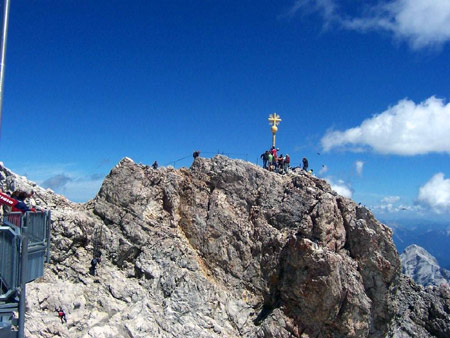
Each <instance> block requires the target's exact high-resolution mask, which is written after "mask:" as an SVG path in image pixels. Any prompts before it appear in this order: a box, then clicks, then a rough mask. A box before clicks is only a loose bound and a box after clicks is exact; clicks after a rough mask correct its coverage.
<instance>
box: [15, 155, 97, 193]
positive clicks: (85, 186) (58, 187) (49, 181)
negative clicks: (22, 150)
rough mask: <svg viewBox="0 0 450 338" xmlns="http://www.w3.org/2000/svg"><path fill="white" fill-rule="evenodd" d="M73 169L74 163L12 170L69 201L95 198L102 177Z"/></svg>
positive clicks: (29, 166)
mask: <svg viewBox="0 0 450 338" xmlns="http://www.w3.org/2000/svg"><path fill="white" fill-rule="evenodd" d="M74 167H76V165H75V164H74V163H55V164H40V165H27V166H24V167H22V168H19V169H17V168H14V169H13V171H15V172H17V173H23V174H25V176H27V178H28V179H29V180H32V181H35V182H36V183H37V184H39V185H40V186H42V187H44V188H50V189H52V190H53V191H54V192H56V193H57V194H61V195H64V196H65V197H67V198H68V199H69V200H71V201H74V202H86V201H88V200H90V199H92V198H94V197H95V195H96V193H97V192H98V191H99V189H100V186H101V184H102V182H103V178H104V175H102V174H98V173H97V174H87V173H86V172H85V171H83V170H79V169H78V170H77V169H74Z"/></svg>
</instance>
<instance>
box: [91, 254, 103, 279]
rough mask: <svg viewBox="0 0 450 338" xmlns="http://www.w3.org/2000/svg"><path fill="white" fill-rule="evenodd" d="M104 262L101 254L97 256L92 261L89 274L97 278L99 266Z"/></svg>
mask: <svg viewBox="0 0 450 338" xmlns="http://www.w3.org/2000/svg"><path fill="white" fill-rule="evenodd" d="M101 262H102V257H101V254H99V255H97V256H96V257H94V258H93V259H92V260H91V267H90V268H89V273H90V274H91V275H92V276H97V264H99V263H101Z"/></svg>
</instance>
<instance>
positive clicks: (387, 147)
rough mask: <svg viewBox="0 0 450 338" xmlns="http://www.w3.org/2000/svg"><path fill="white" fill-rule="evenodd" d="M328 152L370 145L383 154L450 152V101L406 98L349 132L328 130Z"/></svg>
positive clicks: (325, 144) (325, 148)
mask: <svg viewBox="0 0 450 338" xmlns="http://www.w3.org/2000/svg"><path fill="white" fill-rule="evenodd" d="M321 143H322V147H323V148H324V150H325V151H329V150H331V149H332V148H338V147H341V148H342V147H344V148H345V147H347V148H348V149H349V150H352V151H355V150H356V151H358V150H360V149H361V146H363V147H364V146H365V147H370V148H372V149H373V150H374V151H376V152H379V153H383V154H397V155H418V154H427V153H431V152H447V153H450V103H448V104H445V103H444V100H442V99H438V98H436V97H434V96H432V97H430V98H428V99H427V100H426V101H424V102H421V103H419V104H415V103H414V102H413V101H411V100H408V99H404V100H401V101H399V102H398V103H397V104H396V105H395V106H393V107H390V108H388V109H387V110H386V111H384V112H383V113H381V114H379V115H375V116H373V117H372V118H369V119H367V120H365V121H363V122H362V123H361V125H360V126H358V127H355V128H350V129H347V130H345V131H332V130H331V131H328V132H327V133H326V134H325V136H324V137H323V138H322V140H321Z"/></svg>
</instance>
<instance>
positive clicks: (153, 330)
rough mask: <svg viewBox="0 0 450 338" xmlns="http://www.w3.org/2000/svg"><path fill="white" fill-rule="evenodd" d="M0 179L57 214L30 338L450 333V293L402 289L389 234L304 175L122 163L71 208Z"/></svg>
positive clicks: (30, 305)
mask: <svg viewBox="0 0 450 338" xmlns="http://www.w3.org/2000/svg"><path fill="white" fill-rule="evenodd" d="M0 169H1V170H0V172H1V173H2V176H1V177H2V178H1V180H0V184H1V185H2V187H3V189H10V187H11V185H12V184H14V185H19V184H23V185H24V188H29V189H31V187H33V189H36V190H39V196H40V197H39V198H38V200H37V201H36V202H37V203H39V204H41V205H43V206H45V207H47V208H49V209H51V210H52V217H53V229H52V230H53V240H52V257H51V263H50V264H48V266H47V267H46V270H45V276H44V277H43V278H41V279H39V280H37V281H35V282H33V283H30V284H29V285H28V288H27V290H28V296H27V297H28V301H27V311H28V312H27V326H26V332H27V336H28V337H53V336H61V337H96V338H97V337H385V336H393V337H394V336H395V337H412V336H413V335H412V334H413V333H420V334H422V335H423V336H424V337H428V336H430V337H431V336H436V337H443V336H445V334H447V333H448V329H449V326H450V324H449V320H448V316H449V307H448V292H447V291H445V289H443V290H442V291H438V290H434V289H433V290H430V291H428V290H424V289H421V288H420V287H418V286H416V285H415V284H414V283H413V282H412V281H410V280H408V279H405V278H406V277H404V276H403V275H402V274H401V266H400V260H399V256H398V253H397V251H396V250H395V247H394V244H393V242H392V231H391V230H390V229H389V228H387V227H386V226H384V225H383V224H381V223H379V222H378V221H377V220H376V219H375V218H374V217H373V215H372V214H371V213H370V211H368V210H367V209H365V208H363V207H361V206H358V205H356V204H355V203H354V202H353V201H351V200H349V199H347V198H344V197H342V196H339V195H337V194H336V193H335V192H334V191H333V190H332V189H331V188H330V186H329V185H328V184H327V183H326V182H325V181H323V180H321V179H318V178H316V177H314V176H311V175H309V174H308V173H306V172H303V171H295V172H293V173H291V174H288V175H279V174H276V173H272V172H268V171H266V170H263V169H262V168H259V167H257V166H255V165H253V164H250V163H247V162H244V161H240V160H232V159H229V158H227V157H224V156H216V157H214V158H212V159H206V158H200V157H199V158H197V159H195V161H194V163H193V164H192V166H191V167H190V168H189V169H187V168H182V169H179V170H175V169H173V168H159V169H157V170H155V169H153V168H151V167H150V166H144V165H140V164H136V163H134V162H133V161H132V160H131V159H129V158H124V159H123V160H122V161H121V162H120V163H119V164H117V165H116V166H115V167H114V168H113V169H112V170H111V172H110V173H109V175H108V176H107V177H106V179H105V181H104V182H103V185H102V187H101V189H100V191H99V193H98V194H97V196H96V197H95V198H94V199H93V200H91V201H89V202H88V203H85V204H75V203H71V202H69V201H67V200H66V199H65V198H63V197H61V196H57V195H55V194H54V193H52V192H51V191H45V190H43V189H42V190H41V189H40V188H39V187H37V186H36V185H33V183H31V182H28V181H26V180H25V179H24V178H20V177H17V176H14V174H13V173H11V172H9V171H8V170H7V169H6V168H4V167H1V168H0ZM9 177H12V178H9ZM8 178H9V179H8ZM97 245H100V249H101V251H102V252H103V260H102V262H101V263H100V264H99V269H98V275H97V276H92V275H90V274H89V265H90V260H91V259H92V255H93V251H94V247H96V246H97ZM445 292H447V293H445ZM58 306H63V308H64V309H65V311H66V313H67V318H68V323H67V324H61V323H60V322H59V319H58V317H57V315H56V313H55V311H54V309H55V307H58ZM411 306H416V307H418V309H413V310H411V309H410V307H411ZM419 308H420V309H419ZM426 311H431V313H434V317H433V318H432V319H431V320H430V321H427V320H426V317H425V313H426ZM402 334H404V335H403V336H402ZM408 334H409V335H408Z"/></svg>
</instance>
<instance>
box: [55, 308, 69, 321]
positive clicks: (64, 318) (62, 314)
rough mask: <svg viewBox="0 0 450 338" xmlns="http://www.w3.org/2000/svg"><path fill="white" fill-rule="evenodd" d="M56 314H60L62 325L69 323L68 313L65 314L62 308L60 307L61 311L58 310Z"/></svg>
mask: <svg viewBox="0 0 450 338" xmlns="http://www.w3.org/2000/svg"><path fill="white" fill-rule="evenodd" d="M56 312H58V317H59V319H61V324H64V322H66V323H67V318H66V313H65V312H64V310H63V308H62V306H60V307H59V309H56Z"/></svg>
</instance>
